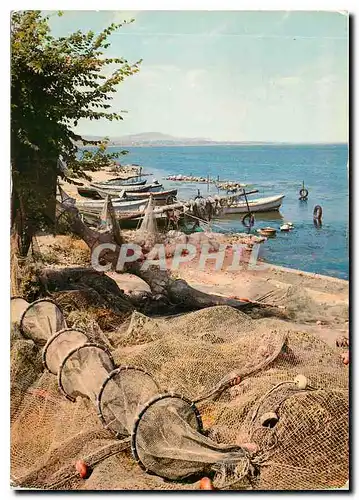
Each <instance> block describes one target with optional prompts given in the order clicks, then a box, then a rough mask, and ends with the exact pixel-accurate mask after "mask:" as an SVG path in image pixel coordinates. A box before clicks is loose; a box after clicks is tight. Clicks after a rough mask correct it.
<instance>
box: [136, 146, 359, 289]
mask: <svg viewBox="0 0 359 500" xmlns="http://www.w3.org/2000/svg"><path fill="white" fill-rule="evenodd" d="M347 161H348V148H347V146H346V145H290V146H282V145H276V146H269V145H264V146H259V145H258V146H198V147H196V146H192V147H181V146H178V147H141V148H135V147H133V148H130V154H129V155H128V156H127V157H126V162H128V163H138V164H141V165H143V166H144V168H145V171H146V172H151V173H153V174H154V176H155V177H156V178H157V179H158V180H160V179H161V178H162V177H165V176H167V175H170V174H180V173H181V174H188V175H189V174H192V175H196V176H207V174H208V175H210V177H213V178H216V177H217V175H220V178H221V179H226V180H227V179H228V180H230V179H232V180H236V181H239V182H242V183H246V184H248V188H247V189H249V187H250V186H253V188H255V189H258V190H259V193H258V194H255V195H252V196H251V198H257V197H264V196H272V195H277V194H281V193H282V194H284V195H285V198H284V200H283V205H282V207H281V209H280V212H279V214H278V213H277V214H276V213H274V214H273V213H272V214H265V215H264V216H263V215H262V216H261V215H260V214H256V224H255V226H254V228H253V230H252V232H254V231H255V230H256V229H258V228H259V227H263V226H266V225H270V226H273V227H276V228H278V229H279V226H280V225H281V223H283V222H285V221H291V222H293V224H294V225H295V229H294V230H293V231H292V232H290V233H280V232H279V233H277V236H276V237H275V238H273V239H268V241H267V242H266V243H265V244H264V246H263V247H264V248H263V257H264V258H265V259H266V260H267V261H268V262H272V263H274V264H278V265H282V266H287V267H292V268H297V269H302V270H304V271H310V272H318V273H321V274H326V275H330V276H336V277H339V278H344V279H348V267H349V265H348V252H349V221H348V219H349V189H348V170H347ZM149 179H151V178H149ZM303 180H304V182H305V186H306V188H307V189H308V190H309V198H308V201H307V202H301V201H299V200H298V197H299V195H298V192H299V190H300V188H301V184H302V181H303ZM163 184H164V186H165V187H166V188H169V187H177V188H178V190H179V191H178V198H180V199H188V198H190V197H191V196H193V195H194V194H196V193H197V189H198V188H199V189H200V190H201V194H202V195H206V194H207V193H208V191H207V185H206V184H198V185H196V184H181V183H175V182H170V181H163ZM210 192H211V193H217V189H216V188H215V187H214V186H210ZM317 204H318V205H321V206H322V208H323V220H322V227H321V228H316V227H315V226H314V224H313V208H314V206H315V205H317ZM216 222H217V223H218V225H219V226H220V227H221V228H223V231H235V232H243V231H246V229H245V228H244V226H243V225H242V223H241V215H236V216H231V218H225V219H219V220H218V221H216ZM216 230H220V229H219V228H218V227H217V228H216Z"/></svg>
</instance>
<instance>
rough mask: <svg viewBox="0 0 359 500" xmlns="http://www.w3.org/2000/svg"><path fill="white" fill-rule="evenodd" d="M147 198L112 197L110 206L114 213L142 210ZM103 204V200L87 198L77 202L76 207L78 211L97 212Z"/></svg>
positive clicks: (145, 205) (144, 207)
mask: <svg viewBox="0 0 359 500" xmlns="http://www.w3.org/2000/svg"><path fill="white" fill-rule="evenodd" d="M147 203H148V200H129V201H124V200H122V199H113V200H112V206H113V208H114V210H115V212H116V213H119V212H126V213H127V212H142V211H143V210H145V209H146V207H147ZM104 204H105V200H88V201H83V202H77V203H76V207H77V208H78V209H79V210H80V212H89V213H92V214H99V213H100V212H101V210H102V208H103V206H104Z"/></svg>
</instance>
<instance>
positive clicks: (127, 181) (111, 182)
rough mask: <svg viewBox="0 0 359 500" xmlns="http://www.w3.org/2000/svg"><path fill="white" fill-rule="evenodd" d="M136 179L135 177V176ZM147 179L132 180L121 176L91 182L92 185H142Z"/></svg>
mask: <svg viewBox="0 0 359 500" xmlns="http://www.w3.org/2000/svg"><path fill="white" fill-rule="evenodd" d="M135 178H136V179H137V177H135ZM146 182H147V179H145V180H136V181H135V180H133V178H130V179H122V178H121V177H115V178H114V179H108V180H107V181H100V182H93V183H92V185H95V184H96V185H100V186H124V187H128V186H143V185H144V184H146Z"/></svg>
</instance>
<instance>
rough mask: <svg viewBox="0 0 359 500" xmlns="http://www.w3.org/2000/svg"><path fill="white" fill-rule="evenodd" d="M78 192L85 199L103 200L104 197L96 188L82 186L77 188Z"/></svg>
mask: <svg viewBox="0 0 359 500" xmlns="http://www.w3.org/2000/svg"><path fill="white" fill-rule="evenodd" d="M77 192H78V193H79V195H80V196H83V197H84V198H92V199H93V200H101V199H102V196H101V195H100V193H99V192H98V191H97V189H95V188H91V187H88V186H82V187H78V188H77Z"/></svg>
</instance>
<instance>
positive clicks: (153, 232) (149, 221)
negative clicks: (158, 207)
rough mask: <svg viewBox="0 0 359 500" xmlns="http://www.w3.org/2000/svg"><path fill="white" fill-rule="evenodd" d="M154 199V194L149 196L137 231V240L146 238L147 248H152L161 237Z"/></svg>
mask: <svg viewBox="0 0 359 500" xmlns="http://www.w3.org/2000/svg"><path fill="white" fill-rule="evenodd" d="M153 208H154V201H153V199H152V196H150V197H149V200H148V204H147V207H146V210H145V214H144V217H143V219H142V222H141V226H140V227H139V229H138V230H137V232H136V239H137V240H141V239H142V240H144V243H145V246H146V248H148V249H150V248H151V247H152V246H153V245H154V244H155V243H157V241H158V239H159V231H158V228H157V221H156V214H155V213H154V210H153Z"/></svg>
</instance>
